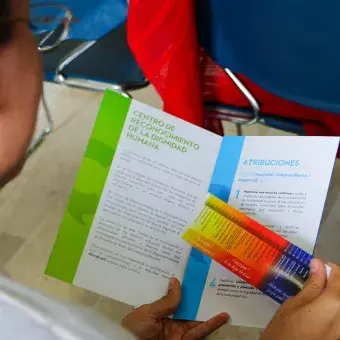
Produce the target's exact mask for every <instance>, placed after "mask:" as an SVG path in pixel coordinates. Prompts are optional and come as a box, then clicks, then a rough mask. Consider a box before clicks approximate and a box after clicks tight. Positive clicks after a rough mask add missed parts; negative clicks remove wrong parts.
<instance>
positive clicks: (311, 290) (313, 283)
mask: <svg viewBox="0 0 340 340" xmlns="http://www.w3.org/2000/svg"><path fill="white" fill-rule="evenodd" d="M326 283H327V274H326V268H325V264H324V263H323V262H322V261H321V260H319V259H312V261H311V263H310V271H309V278H308V280H307V282H306V283H305V285H304V287H303V289H302V291H301V292H300V293H299V294H298V295H297V296H296V299H298V300H299V303H302V304H305V303H309V302H311V301H313V300H315V299H316V298H317V297H318V296H319V295H320V294H321V293H322V291H323V290H324V289H325V286H326Z"/></svg>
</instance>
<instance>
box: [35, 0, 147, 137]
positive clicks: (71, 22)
mask: <svg viewBox="0 0 340 340" xmlns="http://www.w3.org/2000/svg"><path fill="white" fill-rule="evenodd" d="M127 6H128V2H127V0H101V1H98V0H82V1H79V0H54V3H50V2H49V1H46V0H36V1H31V13H30V18H31V27H32V30H33V32H34V34H35V36H36V38H37V40H38V48H39V50H40V51H41V52H43V54H42V57H43V64H44V73H45V80H47V81H52V82H56V83H60V84H63V85H67V86H71V87H77V88H83V89H88V90H93V91H104V90H105V89H106V88H111V89H114V90H116V91H119V92H121V93H122V94H124V95H126V96H129V93H128V91H130V90H133V89H137V88H141V87H144V86H147V85H148V82H147V80H146V79H145V77H144V74H143V72H142V71H141V69H140V68H139V67H138V65H137V63H136V61H135V59H134V57H133V55H132V53H131V51H130V48H129V46H128V44H127V37H126V18H127ZM43 103H44V102H43ZM45 104H46V103H45ZM45 111H46V112H49V111H48V108H47V107H46V109H45ZM47 115H48V116H49V118H48V124H49V126H48V128H47V129H46V131H48V130H51V129H52V126H53V121H52V119H51V115H50V114H49V113H47ZM38 142H39V143H40V140H39V141H38Z"/></svg>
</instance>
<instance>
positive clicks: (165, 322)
mask: <svg viewBox="0 0 340 340" xmlns="http://www.w3.org/2000/svg"><path fill="white" fill-rule="evenodd" d="M180 301H181V286H180V283H179V281H178V280H177V279H175V278H171V279H170V282H169V291H168V294H167V295H165V296H164V297H162V298H161V299H160V300H158V301H156V302H154V303H151V304H149V305H144V306H141V307H139V308H137V309H135V310H134V311H133V312H131V313H130V314H128V315H127V316H126V317H125V318H124V320H123V321H122V326H123V327H125V328H126V329H127V330H129V331H130V332H131V333H133V334H134V335H135V336H136V337H137V338H138V339H140V340H199V339H204V338H205V337H206V336H208V335H209V334H211V333H212V332H213V331H215V330H216V329H218V328H220V327H221V326H222V325H224V324H225V323H226V322H227V321H228V319H229V315H228V314H227V313H222V314H219V315H216V316H215V317H213V318H212V319H210V320H208V321H206V322H196V321H178V320H172V319H169V318H168V316H169V315H171V314H173V313H174V312H175V311H176V309H177V307H178V306H179V303H180Z"/></svg>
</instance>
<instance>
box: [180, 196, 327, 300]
mask: <svg viewBox="0 0 340 340" xmlns="http://www.w3.org/2000/svg"><path fill="white" fill-rule="evenodd" d="M183 239H184V240H185V241H187V242H188V243H189V244H191V245H192V246H193V247H195V248H196V249H198V250H199V251H201V252H202V253H204V254H206V255H208V256H209V257H211V258H212V259H213V260H215V261H216V262H218V263H219V264H221V265H222V266H224V267H225V268H227V269H229V270H230V271H231V272H232V273H234V274H235V275H237V276H239V277H240V278H241V279H243V280H244V281H246V282H248V283H249V284H251V285H253V286H254V287H256V288H258V289H259V290H261V291H262V292H263V293H264V294H266V295H268V296H269V297H271V298H272V299H274V300H275V301H277V302H279V303H282V302H284V301H285V300H286V299H288V298H290V297H291V296H294V295H296V294H297V293H298V292H299V291H300V290H301V289H302V288H303V285H304V283H305V282H306V280H307V279H308V275H309V263H310V261H311V259H312V258H313V256H312V255H310V254H308V253H307V252H306V251H304V250H303V249H301V248H299V247H298V246H296V245H294V244H292V243H291V242H289V241H288V240H286V239H284V238H283V237H281V236H280V235H278V234H276V233H275V232H273V231H271V230H270V229H268V228H266V227H265V226H263V225H261V224H260V223H258V222H256V221H254V220H253V219H251V218H250V217H248V216H246V215H245V214H243V213H241V212H240V211H238V210H236V209H234V208H232V207H231V206H230V205H229V204H227V203H225V202H224V201H222V200H220V199H218V198H217V197H215V196H213V195H211V194H209V195H208V196H207V198H206V200H205V205H204V207H203V209H202V210H201V212H200V214H199V216H198V217H197V219H196V220H195V222H194V223H193V225H192V226H190V227H189V228H188V229H187V230H186V231H185V233H184V235H183ZM327 271H329V268H328V269H327Z"/></svg>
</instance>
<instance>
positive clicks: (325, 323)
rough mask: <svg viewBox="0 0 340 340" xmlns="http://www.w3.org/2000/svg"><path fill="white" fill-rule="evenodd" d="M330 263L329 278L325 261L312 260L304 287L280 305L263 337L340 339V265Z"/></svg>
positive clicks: (266, 339) (268, 339)
mask: <svg viewBox="0 0 340 340" xmlns="http://www.w3.org/2000/svg"><path fill="white" fill-rule="evenodd" d="M330 267H331V268H332V271H331V274H330V277H329V279H328V280H327V276H326V270H325V265H324V263H322V262H321V261H320V260H317V259H314V260H312V262H311V272H310V277H309V279H308V281H307V283H306V285H305V287H304V288H303V290H302V291H301V293H299V294H298V295H297V296H296V297H293V298H291V299H289V300H288V301H287V302H285V303H284V304H283V305H282V306H281V307H280V308H279V309H278V311H277V313H276V314H275V316H274V317H273V319H272V321H271V322H270V323H269V325H268V327H267V328H266V329H265V331H264V333H263V334H262V336H261V340H287V339H289V340H338V339H340V267H339V266H337V265H330Z"/></svg>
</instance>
